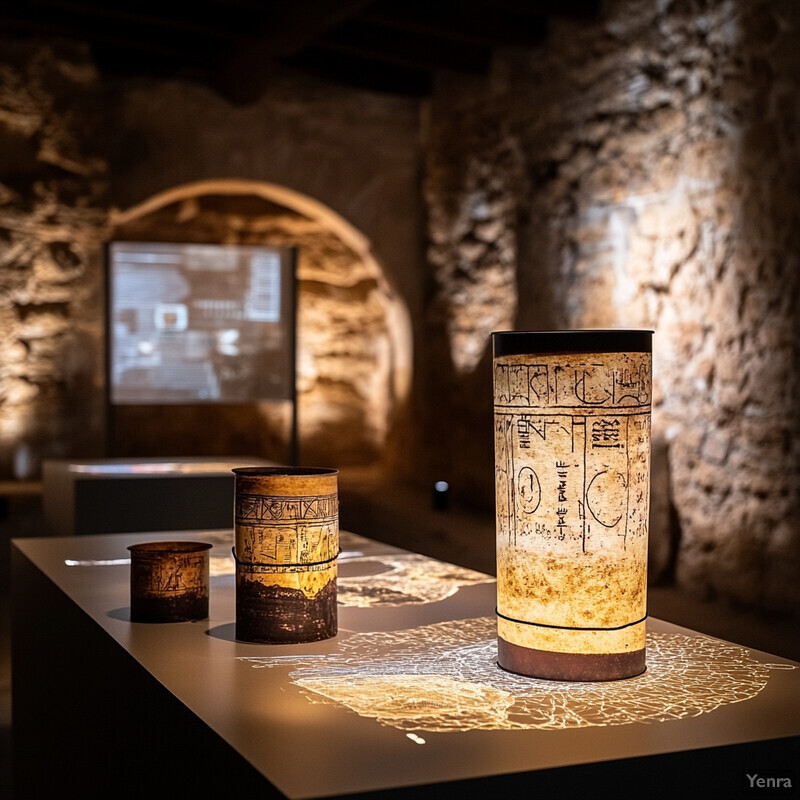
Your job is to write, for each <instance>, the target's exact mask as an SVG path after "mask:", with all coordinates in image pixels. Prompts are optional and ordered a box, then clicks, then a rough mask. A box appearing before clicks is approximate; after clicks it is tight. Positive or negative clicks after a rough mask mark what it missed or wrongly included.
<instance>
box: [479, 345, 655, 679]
mask: <svg viewBox="0 0 800 800" xmlns="http://www.w3.org/2000/svg"><path fill="white" fill-rule="evenodd" d="M492 340H493V341H492V343H493V351H494V361H493V369H494V428H495V432H494V441H495V484H496V519H497V618H498V619H497V625H498V664H499V666H500V667H502V668H503V669H506V670H509V671H510V672H515V673H519V674H522V675H529V676H534V677H539V678H550V679H555V680H575V681H592V680H614V679H618V678H627V677H632V676H634V675H638V674H640V673H642V672H644V670H645V620H646V617H647V539H648V524H649V507H650V399H651V386H652V366H651V360H652V355H651V354H652V331H645V330H578V331H541V332H519V331H504V332H496V333H494V334H492Z"/></svg>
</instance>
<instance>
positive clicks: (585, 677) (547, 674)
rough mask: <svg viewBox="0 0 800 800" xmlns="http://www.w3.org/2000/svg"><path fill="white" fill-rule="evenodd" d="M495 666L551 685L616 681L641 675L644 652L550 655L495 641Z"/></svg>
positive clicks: (546, 652)
mask: <svg viewBox="0 0 800 800" xmlns="http://www.w3.org/2000/svg"><path fill="white" fill-rule="evenodd" d="M497 665H498V666H499V667H500V668H502V669H504V670H507V671H508V672H515V673H517V674H518V675H526V676H527V677H530V678H545V679H547V680H554V681H616V680H620V679H621V678H633V677H635V676H636V675H641V674H642V673H643V672H644V671H645V669H646V668H647V665H646V660H645V648H642V649H641V650H634V651H633V652H631V653H552V652H549V651H547V650H534V649H532V648H528V647H520V646H519V645H517V644H511V643H510V642H507V641H505V639H503V638H501V637H498V638H497Z"/></svg>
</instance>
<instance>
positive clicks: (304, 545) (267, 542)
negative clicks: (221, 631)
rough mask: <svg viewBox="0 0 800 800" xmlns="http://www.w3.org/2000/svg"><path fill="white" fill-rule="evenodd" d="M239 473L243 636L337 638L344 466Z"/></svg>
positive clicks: (290, 640)
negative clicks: (340, 470)
mask: <svg viewBox="0 0 800 800" xmlns="http://www.w3.org/2000/svg"><path fill="white" fill-rule="evenodd" d="M233 472H234V475H235V489H234V494H235V500H234V505H235V511H234V515H235V519H234V522H235V529H236V531H235V539H236V546H235V549H234V557H235V560H236V638H237V639H239V640H241V641H245V642H261V643H266V644H296V643H300V642H315V641H319V640H321V639H329V638H331V637H333V636H335V635H336V633H337V628H338V622H337V619H338V618H337V607H336V596H337V592H336V576H337V558H338V556H339V493H338V475H339V473H338V470H335V469H326V468H316V467H240V468H237V469H234V470H233Z"/></svg>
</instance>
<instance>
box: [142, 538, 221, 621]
mask: <svg viewBox="0 0 800 800" xmlns="http://www.w3.org/2000/svg"><path fill="white" fill-rule="evenodd" d="M210 549H211V545H210V544H208V543H207V542H142V543H140V544H132V545H130V547H128V550H130V553H131V580H130V588H131V621H132V622H188V621H192V620H198V619H205V618H206V617H207V616H208V583H209V557H208V551H209V550H210Z"/></svg>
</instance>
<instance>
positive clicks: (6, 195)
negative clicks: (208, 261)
mask: <svg viewBox="0 0 800 800" xmlns="http://www.w3.org/2000/svg"><path fill="white" fill-rule="evenodd" d="M2 45H3V46H2V49H0V54H1V55H0V479H2V478H8V477H12V476H16V477H36V476H37V475H38V472H39V469H40V464H41V461H42V460H43V459H46V458H60V457H70V458H87V457H101V456H104V455H108V454H113V455H117V456H140V455H165V454H167V453H169V454H171V455H200V454H204V455H205V454H207V455H215V454H242V455H254V456H265V457H268V458H278V459H281V458H282V457H283V455H284V454H286V452H287V448H286V446H285V445H286V441H285V440H286V436H287V414H286V409H285V408H277V409H276V408H274V407H268V406H267V405H264V404H252V405H248V406H246V407H245V406H242V407H239V408H236V409H213V408H205V409H203V410H201V409H192V410H191V412H190V413H188V412H187V413H185V414H175V413H174V411H175V409H169V408H164V407H161V408H158V407H149V408H146V409H140V410H138V411H137V410H136V409H120V413H119V414H118V415H117V414H115V415H114V420H113V426H112V427H113V429H114V432H115V433H116V434H118V435H115V436H114V437H113V441H110V439H112V437H109V436H108V427H109V426H108V425H107V423H108V415H107V413H106V407H105V393H104V381H105V366H104V357H105V353H104V343H105V331H104V290H105V287H104V271H103V260H104V253H103V245H104V243H105V242H106V241H108V240H110V239H112V238H124V237H126V236H129V237H131V238H139V239H141V238H153V239H156V240H165V239H169V238H170V237H171V236H174V237H177V238H178V239H183V240H186V241H223V242H229V241H238V242H247V243H250V244H253V243H257V242H258V243H275V244H287V243H288V244H301V253H300V258H299V264H298V274H299V278H300V287H299V300H298V306H299V309H298V313H299V325H300V331H299V337H300V339H301V346H302V350H301V353H300V363H299V365H298V369H299V389H300V440H301V441H300V445H301V446H300V456H301V459H303V460H304V461H305V463H309V462H308V460H307V459H311V460H312V461H313V462H314V463H321V464H333V465H346V464H353V463H360V464H374V463H376V462H378V461H381V460H383V461H385V462H387V463H388V464H394V465H395V468H396V469H397V471H398V473H401V472H402V467H401V466H397V465H398V464H401V465H402V464H403V463H405V461H404V452H405V450H406V449H407V441H408V439H409V436H408V432H407V426H408V419H407V416H408V413H409V410H408V390H409V386H410V380H411V371H412V357H413V340H412V336H413V335H412V330H411V325H410V321H409V309H411V310H412V311H413V310H418V309H419V306H420V302H421V295H420V293H419V282H418V280H417V276H418V274H419V270H420V257H421V247H420V243H421V222H420V220H421V204H420V202H419V191H418V189H419V187H418V175H419V143H418V104H417V103H416V102H415V101H412V100H408V99H405V98H400V99H395V98H384V97H381V96H379V95H372V94H370V93H366V92H358V91H348V90H346V89H340V88H336V87H334V86H331V85H326V84H324V83H321V82H319V81H314V80H310V79H307V78H304V77H302V76H298V75H293V74H289V73H287V74H286V75H278V74H276V76H275V77H274V80H273V82H272V85H271V86H270V88H269V90H268V91H267V92H266V93H265V95H264V96H263V97H262V98H260V99H259V100H258V101H257V102H253V103H251V104H249V105H247V106H242V107H235V108H234V107H232V106H230V105H229V104H228V103H226V102H225V101H224V100H223V99H222V98H220V97H219V96H217V95H216V94H214V93H213V92H212V91H210V90H208V89H205V88H203V87H201V86H199V85H195V84H191V83H181V82H173V81H167V82H157V81H112V80H110V79H108V78H106V77H103V76H101V75H98V74H97V72H96V70H95V68H94V66H93V64H92V62H91V59H90V57H89V53H88V50H87V49H86V48H84V47H82V46H81V45H80V44H79V43H67V42H56V43H45V42H38V43H36V42H30V43H28V44H25V45H20V44H15V43H12V42H6V41H3V42H2ZM248 182H249V184H251V185H252V187H254V188H253V190H252V191H251V192H250V193H249V195H248V192H246V191H242V190H241V184H246V183H248ZM209 184H214V185H215V186H216V187H217V194H216V195H215V197H216V201H217V205H216V208H212V207H211V205H210V200H209V197H210V196H211V195H214V190H212V189H209V188H208V185H209ZM225 184H231V185H235V188H234V190H232V194H231V195H230V196H229V197H228V198H227V199H226V198H225V190H224V188H220V187H222V186H223V185H225ZM262 186H266V187H270V188H271V189H272V190H274V191H277V192H279V193H281V192H282V193H283V195H285V196H287V197H291V198H299V199H300V204H301V206H302V208H303V209H306V208H309V209H311V210H312V211H313V212H314V213H309V214H304V213H302V211H301V212H297V211H296V209H295V208H294V206H291V204H290V206H289V207H288V208H287V207H285V206H284V207H280V208H277V210H276V207H272V206H270V203H268V202H265V201H264V200H263V199H262V198H261V195H259V188H258V187H262ZM204 187H205V188H204ZM170 193H172V194H173V195H176V196H180V197H181V198H182V200H181V201H180V202H177V201H176V204H174V205H173V206H170V207H167V208H166V209H162V210H161V213H160V215H159V214H158V213H155V214H152V213H150V212H151V211H152V209H153V207H154V206H153V201H154V198H159V197H161V196H163V195H169V194H170ZM193 196H194V198H195V199H194V206H193V205H192V200H191V198H192V197H193ZM248 196H249V199H250V202H251V206H252V205H253V204H255V206H259V203H260V204H261V205H260V206H259V208H258V209H256V210H255V211H254V210H253V208H252V207H251V208H250V210H249V211H243V210H242V209H243V207H244V205H246V204H247V198H248ZM201 197H203V198H204V199H202V200H201V199H199V198H201ZM204 204H205V205H204ZM162 205H163V204H162ZM212 205H213V204H212ZM156 206H157V207H159V208H161V206H158V204H156ZM138 212H140V213H139V214H138V216H137V213H138ZM184 410H185V409H184ZM218 412H219V413H218ZM118 424H121V429H120V430H116V429H117V425H118Z"/></svg>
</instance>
